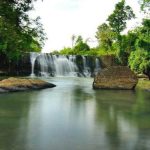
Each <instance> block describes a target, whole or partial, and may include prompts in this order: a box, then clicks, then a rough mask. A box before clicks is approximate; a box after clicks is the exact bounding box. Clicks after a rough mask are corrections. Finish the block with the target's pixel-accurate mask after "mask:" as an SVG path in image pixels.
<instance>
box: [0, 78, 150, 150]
mask: <svg viewBox="0 0 150 150" xmlns="http://www.w3.org/2000/svg"><path fill="white" fill-rule="evenodd" d="M45 80H47V81H50V82H52V83H54V84H56V85H57V87H56V88H53V89H45V90H40V91H31V92H20V93H7V94H2V95H0V149H2V150H49V149H52V150H99V149H102V150H149V149H150V143H149V141H150V93H148V92H145V91H140V90H138V91H116V90H96V91H95V90H93V89H92V86H91V85H92V81H93V80H92V79H86V78H85V79H83V78H49V79H45Z"/></svg>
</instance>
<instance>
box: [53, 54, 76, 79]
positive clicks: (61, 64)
mask: <svg viewBox="0 0 150 150" xmlns="http://www.w3.org/2000/svg"><path fill="white" fill-rule="evenodd" d="M68 57H69V58H67V57H66V56H58V57H57V56H55V55H53V60H54V66H55V71H56V72H55V75H56V76H77V71H78V68H77V66H76V64H75V63H74V61H73V57H72V56H68Z"/></svg>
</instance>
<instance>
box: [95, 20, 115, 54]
mask: <svg viewBox="0 0 150 150" xmlns="http://www.w3.org/2000/svg"><path fill="white" fill-rule="evenodd" d="M114 37H115V33H114V32H113V31H112V30H111V28H110V26H109V25H107V24H106V23H103V24H101V25H100V26H98V28H97V32H96V38H97V40H98V43H99V47H101V48H102V49H104V50H105V51H108V50H111V49H112V44H113V40H114Z"/></svg>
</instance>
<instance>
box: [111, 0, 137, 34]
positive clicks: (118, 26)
mask: <svg viewBox="0 0 150 150" xmlns="http://www.w3.org/2000/svg"><path fill="white" fill-rule="evenodd" d="M134 17H135V14H134V13H133V10H132V8H131V7H130V6H128V5H127V6H126V5H125V0H122V1H121V2H119V3H118V4H116V6H115V10H114V12H113V13H112V14H111V15H110V16H109V17H108V21H109V25H110V27H111V28H112V30H113V31H114V32H115V33H117V35H120V33H121V32H122V31H123V30H124V29H125V28H126V21H127V20H131V19H132V18H134Z"/></svg>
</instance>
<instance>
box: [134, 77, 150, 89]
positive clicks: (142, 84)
mask: <svg viewBox="0 0 150 150" xmlns="http://www.w3.org/2000/svg"><path fill="white" fill-rule="evenodd" d="M136 89H143V90H146V91H150V80H148V79H145V80H143V79H139V81H138V84H137V86H136Z"/></svg>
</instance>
